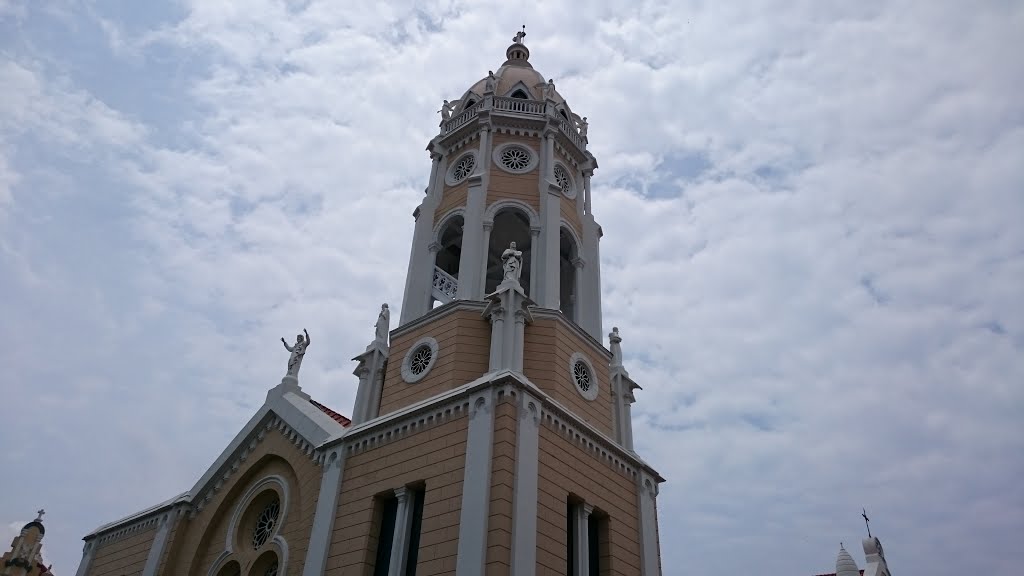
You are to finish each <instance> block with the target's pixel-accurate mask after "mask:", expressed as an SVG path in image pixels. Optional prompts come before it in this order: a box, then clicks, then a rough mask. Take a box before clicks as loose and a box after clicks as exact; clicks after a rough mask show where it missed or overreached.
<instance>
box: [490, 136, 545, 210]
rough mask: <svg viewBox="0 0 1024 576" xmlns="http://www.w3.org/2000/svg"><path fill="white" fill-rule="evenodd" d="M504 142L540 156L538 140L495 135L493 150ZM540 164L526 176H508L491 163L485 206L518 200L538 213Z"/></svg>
mask: <svg viewBox="0 0 1024 576" xmlns="http://www.w3.org/2000/svg"><path fill="white" fill-rule="evenodd" d="M506 142H519V143H522V144H525V145H527V146H529V147H530V148H532V149H533V151H534V152H535V153H537V154H540V150H541V146H540V144H541V143H540V140H539V139H537V138H531V137H529V136H514V135H509V134H495V135H494V143H493V144H494V148H497V147H498V146H500V145H502V144H505V143H506ZM539 166H540V164H538V168H534V169H533V171H531V172H527V173H526V174H510V173H508V172H505V171H504V170H502V169H501V168H499V167H498V166H496V165H495V164H494V163H493V162H492V163H491V169H490V173H489V176H488V178H489V184H488V186H487V205H488V206H490V205H491V204H494V203H495V202H497V201H499V200H505V199H512V200H519V201H521V202H523V203H525V204H527V205H528V206H530V207H531V208H533V211H534V213H536V214H539V213H540V192H539V190H540V188H539V186H540V169H539Z"/></svg>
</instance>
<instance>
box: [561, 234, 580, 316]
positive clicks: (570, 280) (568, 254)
mask: <svg viewBox="0 0 1024 576" xmlns="http://www.w3.org/2000/svg"><path fill="white" fill-rule="evenodd" d="M577 258H579V249H578V248H577V247H576V241H575V240H574V239H573V237H572V234H570V233H569V231H568V230H566V229H565V228H561V229H560V230H559V231H558V308H559V309H560V310H561V311H562V314H565V317H566V318H568V319H569V320H572V321H573V322H577V319H576V295H577V294H578V291H577V286H576V260H577Z"/></svg>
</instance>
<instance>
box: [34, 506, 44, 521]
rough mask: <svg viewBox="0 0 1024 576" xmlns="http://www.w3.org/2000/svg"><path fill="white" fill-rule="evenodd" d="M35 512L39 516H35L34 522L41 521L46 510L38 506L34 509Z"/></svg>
mask: <svg viewBox="0 0 1024 576" xmlns="http://www.w3.org/2000/svg"><path fill="white" fill-rule="evenodd" d="M36 514H39V516H36V519H35V521H36V522H42V521H43V514H46V510H43V509H42V508H40V509H39V510H36Z"/></svg>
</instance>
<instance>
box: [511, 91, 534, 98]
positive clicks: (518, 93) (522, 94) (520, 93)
mask: <svg viewBox="0 0 1024 576" xmlns="http://www.w3.org/2000/svg"><path fill="white" fill-rule="evenodd" d="M512 97H513V98H519V99H520V100H529V99H530V97H529V96H527V95H526V92H523V91H522V90H516V91H515V92H513V93H512Z"/></svg>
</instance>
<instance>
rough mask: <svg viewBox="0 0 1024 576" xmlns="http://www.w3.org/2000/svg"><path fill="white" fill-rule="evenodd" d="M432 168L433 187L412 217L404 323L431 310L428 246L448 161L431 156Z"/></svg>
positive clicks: (438, 156) (430, 274)
mask: <svg viewBox="0 0 1024 576" xmlns="http://www.w3.org/2000/svg"><path fill="white" fill-rule="evenodd" d="M430 157H431V159H432V160H433V163H432V164H431V168H430V173H431V180H430V187H429V188H428V193H427V196H426V197H425V198H424V199H423V202H421V203H420V205H419V207H418V208H416V211H415V212H414V213H413V216H415V218H416V226H415V228H414V230H413V237H412V246H411V247H410V249H409V266H408V269H407V271H406V278H405V298H404V299H403V301H402V318H401V323H402V324H405V323H406V322H408V321H410V320H414V319H416V318H419V317H420V316H422V315H424V314H426V313H427V312H428V311H429V310H430V308H429V306H430V292H431V283H432V282H433V276H434V272H433V269H434V259H433V258H432V257H430V256H431V255H430V254H429V253H428V250H427V246H428V245H429V244H430V242H431V237H432V236H433V233H434V209H435V208H436V207H437V204H438V202H439V201H440V199H441V190H442V188H443V185H444V170H445V167H446V163H445V159H444V157H443V156H442V155H440V154H438V153H436V152H435V153H431V155H430Z"/></svg>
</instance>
